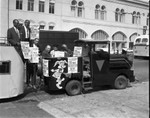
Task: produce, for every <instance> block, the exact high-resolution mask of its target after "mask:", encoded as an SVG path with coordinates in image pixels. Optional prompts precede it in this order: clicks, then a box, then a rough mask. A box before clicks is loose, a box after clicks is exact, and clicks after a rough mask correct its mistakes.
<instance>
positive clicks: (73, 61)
mask: <svg viewBox="0 0 150 118" xmlns="http://www.w3.org/2000/svg"><path fill="white" fill-rule="evenodd" d="M77 72H78V57H68V73H77Z"/></svg>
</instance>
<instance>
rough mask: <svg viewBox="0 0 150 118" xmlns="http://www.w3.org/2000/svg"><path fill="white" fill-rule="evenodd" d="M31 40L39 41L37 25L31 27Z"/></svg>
mask: <svg viewBox="0 0 150 118" xmlns="http://www.w3.org/2000/svg"><path fill="white" fill-rule="evenodd" d="M30 28H31V34H30V36H31V40H34V39H35V38H38V39H39V25H31V26H30Z"/></svg>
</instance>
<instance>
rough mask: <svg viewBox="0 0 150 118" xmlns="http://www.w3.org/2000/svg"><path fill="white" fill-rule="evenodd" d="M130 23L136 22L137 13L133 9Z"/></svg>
mask: <svg viewBox="0 0 150 118" xmlns="http://www.w3.org/2000/svg"><path fill="white" fill-rule="evenodd" d="M132 24H137V14H136V12H135V11H134V12H133V14H132Z"/></svg>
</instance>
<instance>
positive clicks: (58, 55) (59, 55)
mask: <svg viewBox="0 0 150 118" xmlns="http://www.w3.org/2000/svg"><path fill="white" fill-rule="evenodd" d="M64 56H65V52H63V51H55V56H54V57H64Z"/></svg>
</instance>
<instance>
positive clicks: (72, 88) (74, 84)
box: [65, 80, 82, 96]
mask: <svg viewBox="0 0 150 118" xmlns="http://www.w3.org/2000/svg"><path fill="white" fill-rule="evenodd" d="M65 90H66V92H67V94H68V95H71V96H74V95H78V94H81V91H82V86H81V82H79V81H78V80H71V81H70V82H68V83H67V85H66V88H65Z"/></svg>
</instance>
